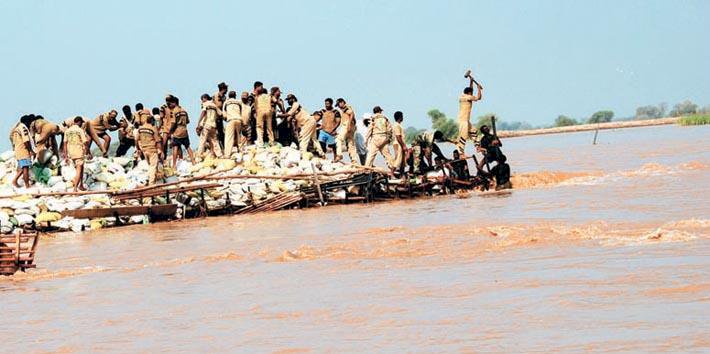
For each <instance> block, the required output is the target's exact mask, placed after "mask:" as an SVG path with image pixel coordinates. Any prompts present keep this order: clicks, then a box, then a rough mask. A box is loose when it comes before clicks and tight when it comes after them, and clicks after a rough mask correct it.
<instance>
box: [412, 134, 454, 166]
mask: <svg viewBox="0 0 710 354" xmlns="http://www.w3.org/2000/svg"><path fill="white" fill-rule="evenodd" d="M437 142H449V143H452V142H451V141H448V140H446V139H444V133H442V132H440V131H438V130H434V131H426V132H423V133H421V134H419V135H417V136H416V137H414V141H412V172H413V173H422V172H423V171H422V168H421V166H422V165H421V163H422V160H426V162H427V164H428V165H429V167H432V160H431V154H432V152H433V153H434V154H435V155H436V157H437V158H439V159H441V160H444V161H448V159H447V158H446V157H445V156H444V154H443V153H442V152H441V149H440V148H439V146H438V145H437V144H436V143H437Z"/></svg>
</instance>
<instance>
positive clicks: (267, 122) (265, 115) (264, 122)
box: [256, 111, 276, 146]
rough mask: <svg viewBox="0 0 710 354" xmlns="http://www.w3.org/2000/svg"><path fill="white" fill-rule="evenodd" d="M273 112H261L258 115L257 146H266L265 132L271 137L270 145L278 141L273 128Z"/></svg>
mask: <svg viewBox="0 0 710 354" xmlns="http://www.w3.org/2000/svg"><path fill="white" fill-rule="evenodd" d="M271 116H272V114H271V111H268V112H259V113H257V114H256V145H258V146H261V145H264V130H266V133H267V134H268V135H269V144H273V143H274V142H275V141H276V138H275V137H274V129H273V127H272V126H271Z"/></svg>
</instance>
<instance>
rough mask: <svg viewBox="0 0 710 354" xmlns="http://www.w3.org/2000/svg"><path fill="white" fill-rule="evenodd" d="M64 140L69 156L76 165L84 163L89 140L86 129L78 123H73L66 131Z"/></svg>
mask: <svg viewBox="0 0 710 354" xmlns="http://www.w3.org/2000/svg"><path fill="white" fill-rule="evenodd" d="M64 142H65V143H66V144H67V157H68V158H69V159H71V160H72V162H74V166H77V167H79V166H81V165H83V164H84V157H85V156H84V152H85V147H86V143H88V142H89V137H88V136H87V135H86V131H85V130H84V129H83V128H82V127H80V126H78V125H72V126H70V127H69V128H67V130H65V131H64Z"/></svg>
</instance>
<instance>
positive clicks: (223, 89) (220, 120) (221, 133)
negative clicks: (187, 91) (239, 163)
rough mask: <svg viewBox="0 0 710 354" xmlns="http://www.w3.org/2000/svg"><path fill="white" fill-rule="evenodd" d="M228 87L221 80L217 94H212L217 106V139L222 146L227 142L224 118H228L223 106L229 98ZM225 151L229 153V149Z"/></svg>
mask: <svg viewBox="0 0 710 354" xmlns="http://www.w3.org/2000/svg"><path fill="white" fill-rule="evenodd" d="M228 89H229V86H227V84H226V83H224V82H220V83H219V84H218V85H217V92H215V94H214V95H213V96H212V101H213V102H214V105H215V106H216V107H217V124H216V126H217V141H218V142H219V145H220V147H221V148H223V147H224V142H225V128H224V119H225V118H226V117H225V115H224V112H223V111H222V108H223V107H224V102H225V101H226V100H227V90H228ZM225 151H226V152H227V154H229V151H227V150H225Z"/></svg>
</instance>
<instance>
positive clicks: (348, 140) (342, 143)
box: [333, 98, 361, 165]
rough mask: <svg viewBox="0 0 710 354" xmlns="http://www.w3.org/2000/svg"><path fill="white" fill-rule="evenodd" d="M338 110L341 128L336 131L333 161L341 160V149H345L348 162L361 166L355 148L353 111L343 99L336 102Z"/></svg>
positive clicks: (355, 123) (355, 128)
mask: <svg viewBox="0 0 710 354" xmlns="http://www.w3.org/2000/svg"><path fill="white" fill-rule="evenodd" d="M336 103H337V105H338V108H339V109H340V117H341V120H340V122H341V123H342V124H341V127H340V130H339V131H338V137H337V138H336V139H335V159H334V160H333V161H335V162H338V161H340V160H342V159H343V148H347V150H348V155H350V162H351V163H352V164H353V165H359V164H361V162H360V160H359V157H358V154H357V147H356V146H355V131H356V130H357V122H356V121H355V111H354V110H353V108H352V107H350V105H348V104H347V102H345V99H343V98H338V100H337V101H336Z"/></svg>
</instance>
